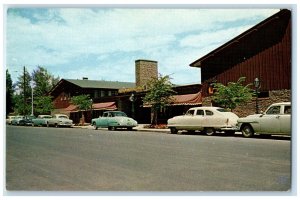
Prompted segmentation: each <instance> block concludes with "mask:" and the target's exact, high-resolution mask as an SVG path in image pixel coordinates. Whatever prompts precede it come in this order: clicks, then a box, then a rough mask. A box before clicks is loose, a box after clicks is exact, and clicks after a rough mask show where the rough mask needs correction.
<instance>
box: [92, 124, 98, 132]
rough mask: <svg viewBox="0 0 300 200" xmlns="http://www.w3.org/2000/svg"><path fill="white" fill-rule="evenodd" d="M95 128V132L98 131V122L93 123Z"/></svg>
mask: <svg viewBox="0 0 300 200" xmlns="http://www.w3.org/2000/svg"><path fill="white" fill-rule="evenodd" d="M93 127H94V130H97V129H98V126H97V125H96V122H94V123H93Z"/></svg>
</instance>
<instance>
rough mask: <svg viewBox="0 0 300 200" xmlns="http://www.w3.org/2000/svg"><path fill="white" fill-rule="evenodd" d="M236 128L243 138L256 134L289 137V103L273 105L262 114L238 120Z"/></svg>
mask: <svg viewBox="0 0 300 200" xmlns="http://www.w3.org/2000/svg"><path fill="white" fill-rule="evenodd" d="M238 127H239V129H240V130H241V132H242V134H243V136H244V137H252V136H253V135H254V134H255V133H257V134H269V135H282V134H283V135H290V134H291V103H290V102H283V103H274V104H272V105H271V106H269V107H268V108H267V110H266V111H265V112H263V113H262V114H255V115H249V116H247V117H244V118H240V119H238Z"/></svg>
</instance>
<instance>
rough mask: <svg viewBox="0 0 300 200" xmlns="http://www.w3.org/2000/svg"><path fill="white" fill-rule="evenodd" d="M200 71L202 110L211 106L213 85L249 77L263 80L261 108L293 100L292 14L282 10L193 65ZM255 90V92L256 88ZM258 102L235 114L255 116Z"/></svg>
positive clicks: (260, 94) (241, 108)
mask: <svg viewBox="0 0 300 200" xmlns="http://www.w3.org/2000/svg"><path fill="white" fill-rule="evenodd" d="M190 66H191V67H198V68H200V69H201V80H202V97H203V102H202V103H203V106H204V105H212V104H213V102H212V101H211V98H210V95H211V94H210V93H211V92H212V91H213V90H211V85H212V83H215V82H219V83H222V84H227V83H228V82H236V81H237V80H238V79H239V77H246V82H245V84H249V83H253V81H254V80H255V78H258V79H259V80H260V88H259V94H258V97H259V106H260V110H265V109H266V107H267V106H268V105H270V104H272V103H276V102H282V101H290V100H291V11H290V10H286V9H283V10H280V11H279V12H278V13H276V14H274V15H273V16H271V17H269V18H267V19H265V20H264V21H262V22H261V23H259V24H257V25H255V26H254V27H252V28H250V29H249V30H247V31H245V32H244V33H242V34H240V35H239V36H237V37H235V38H233V39H232V40H230V41H228V42H227V43H225V44H224V45H222V46H220V47H218V48H217V49H215V50H213V51H211V52H209V53H208V54H206V55H205V56H203V57H201V58H199V59H197V60H196V61H194V62H192V63H191V64H190ZM253 89H255V88H254V87H253ZM254 104H255V101H254V100H253V101H252V102H249V103H248V104H247V105H245V106H240V107H239V108H237V109H236V110H235V112H236V113H237V114H238V115H239V116H246V115H248V114H254V113H255V105H254Z"/></svg>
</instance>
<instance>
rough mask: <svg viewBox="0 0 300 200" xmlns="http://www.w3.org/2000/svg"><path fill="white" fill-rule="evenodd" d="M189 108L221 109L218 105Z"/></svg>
mask: <svg viewBox="0 0 300 200" xmlns="http://www.w3.org/2000/svg"><path fill="white" fill-rule="evenodd" d="M190 109H212V110H216V109H222V108H220V107H213V106H202V107H193V108H190Z"/></svg>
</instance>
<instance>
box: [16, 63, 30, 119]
mask: <svg viewBox="0 0 300 200" xmlns="http://www.w3.org/2000/svg"><path fill="white" fill-rule="evenodd" d="M30 81H31V76H30V74H29V73H28V71H27V70H26V68H25V67H24V71H23V73H22V75H20V76H19V77H18V81H17V83H16V87H17V94H16V96H15V97H14V102H15V109H14V111H15V112H17V113H18V114H21V115H30V113H31V103H29V102H30V101H31V86H30Z"/></svg>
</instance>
